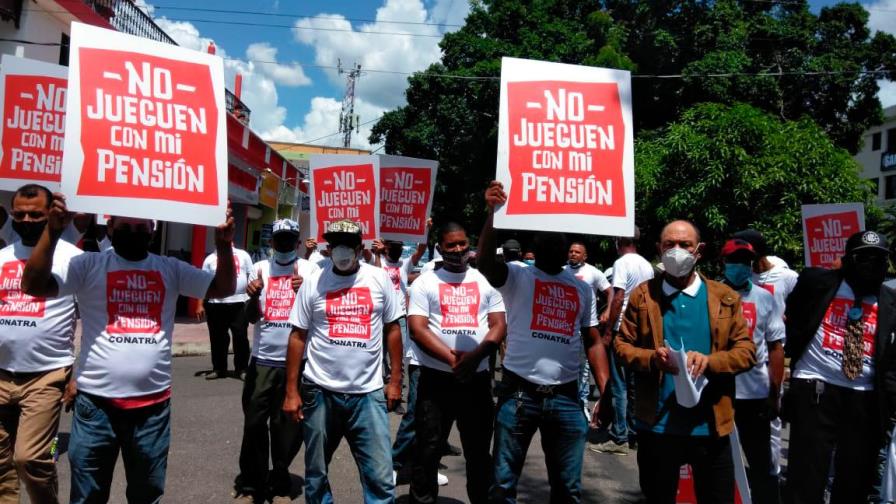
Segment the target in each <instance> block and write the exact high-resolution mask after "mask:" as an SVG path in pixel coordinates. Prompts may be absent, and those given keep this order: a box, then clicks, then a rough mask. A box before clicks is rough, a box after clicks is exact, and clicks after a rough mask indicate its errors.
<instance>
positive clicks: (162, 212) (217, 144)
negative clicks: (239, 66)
mask: <svg viewBox="0 0 896 504" xmlns="http://www.w3.org/2000/svg"><path fill="white" fill-rule="evenodd" d="M69 62H70V65H71V66H70V74H69V92H68V106H67V108H66V112H67V114H66V122H65V130H66V133H67V134H66V136H65V155H64V157H63V168H62V192H63V193H64V194H65V195H66V196H67V197H68V206H69V207H70V208H71V209H72V210H74V211H79V212H90V213H106V214H112V215H120V216H126V217H140V218H150V219H159V220H167V221H173V222H185V223H191V224H200V225H208V226H213V225H216V224H220V223H221V222H223V221H224V216H225V213H226V209H227V131H226V126H225V119H226V114H227V112H226V110H225V105H224V65H223V62H222V60H221V58H219V57H217V56H213V55H210V54H206V53H203V52H198V51H193V50H190V49H185V48H183V47H178V46H175V45H171V44H165V43H161V42H154V41H152V40H147V39H145V38H142V37H135V36H131V35H126V34H124V33H119V32H117V31H111V30H105V29H102V28H97V27H94V26H89V25H85V24H81V23H72V29H71V49H70V56H69Z"/></svg>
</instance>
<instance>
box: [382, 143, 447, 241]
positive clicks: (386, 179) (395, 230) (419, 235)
mask: <svg viewBox="0 0 896 504" xmlns="http://www.w3.org/2000/svg"><path fill="white" fill-rule="evenodd" d="M438 169H439V163H437V162H436V161H431V160H428V159H416V158H409V157H403V156H385V155H382V156H380V169H379V173H380V176H379V183H380V189H379V196H380V236H381V237H382V238H383V239H385V240H395V241H402V242H416V243H423V242H426V239H427V236H426V234H427V231H426V221H427V219H429V214H430V212H431V211H432V199H433V195H434V192H435V189H436V173H437V171H438Z"/></svg>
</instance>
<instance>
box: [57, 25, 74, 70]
mask: <svg viewBox="0 0 896 504" xmlns="http://www.w3.org/2000/svg"><path fill="white" fill-rule="evenodd" d="M70 40H71V39H70V38H69V36H68V35H66V34H65V33H63V34H62V38H61V39H60V40H59V64H60V65H62V66H68V45H69V41H70Z"/></svg>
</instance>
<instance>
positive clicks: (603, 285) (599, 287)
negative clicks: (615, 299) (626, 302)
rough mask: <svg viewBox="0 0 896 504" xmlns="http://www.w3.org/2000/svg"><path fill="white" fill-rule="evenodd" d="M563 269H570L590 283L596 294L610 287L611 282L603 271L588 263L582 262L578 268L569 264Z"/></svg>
mask: <svg viewBox="0 0 896 504" xmlns="http://www.w3.org/2000/svg"><path fill="white" fill-rule="evenodd" d="M563 269H566V270H569V272H570V273H572V274H573V275H575V277H576V278H578V279H579V280H581V281H583V282H585V283H586V284H588V286H589V287H591V290H592V291H593V292H594V295H595V296H596V295H598V294H600V293H601V292H603V291H605V290H607V289H609V288H610V282H608V281H607V277H605V276H604V274H603V272H601V270H599V269H597V268H595V267H594V266H592V265H590V264H588V263H582V265H581V266H579V267H578V268H573V267H572V266H570V265H568V264H567V265H566V266H564V267H563Z"/></svg>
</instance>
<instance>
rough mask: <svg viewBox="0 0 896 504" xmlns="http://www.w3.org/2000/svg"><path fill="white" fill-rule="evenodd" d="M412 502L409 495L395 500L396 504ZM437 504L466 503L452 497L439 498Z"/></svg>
mask: <svg viewBox="0 0 896 504" xmlns="http://www.w3.org/2000/svg"><path fill="white" fill-rule="evenodd" d="M410 500H411V497H410V496H409V495H402V496H400V497H399V498H397V499H395V504H407V503H408V502H410ZM436 502H438V503H439V504H464V501H460V500H457V499H453V498H451V497H439V498H438V499H437V500H436Z"/></svg>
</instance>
